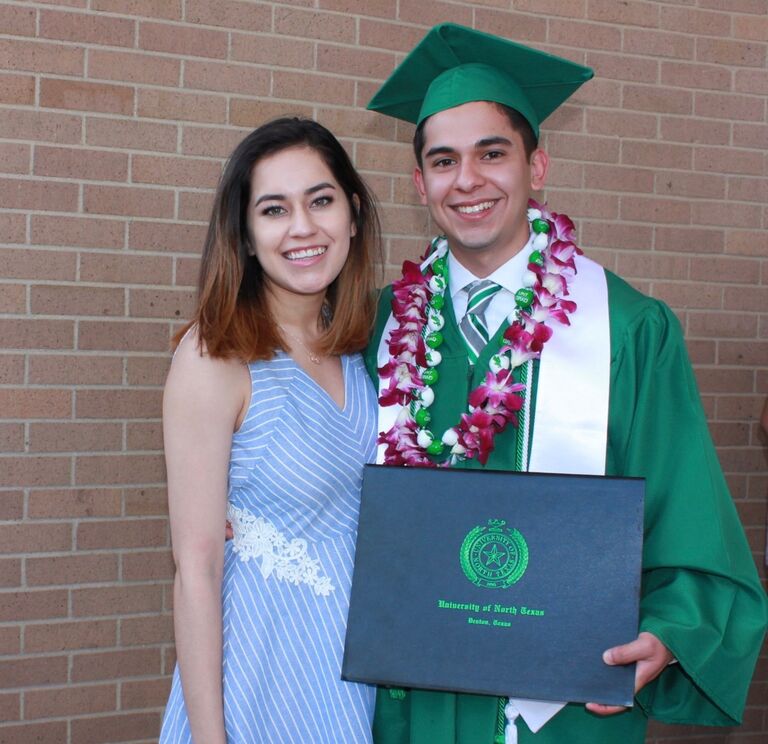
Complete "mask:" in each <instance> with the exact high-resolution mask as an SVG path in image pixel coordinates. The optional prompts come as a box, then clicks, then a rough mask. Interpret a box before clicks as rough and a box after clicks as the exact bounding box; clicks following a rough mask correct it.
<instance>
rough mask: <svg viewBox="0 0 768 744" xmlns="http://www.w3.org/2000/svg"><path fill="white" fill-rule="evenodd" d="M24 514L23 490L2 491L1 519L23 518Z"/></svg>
mask: <svg viewBox="0 0 768 744" xmlns="http://www.w3.org/2000/svg"><path fill="white" fill-rule="evenodd" d="M23 515H24V493H23V492H22V491H0V521H2V522H5V521H9V520H12V519H21V518H22V516H23Z"/></svg>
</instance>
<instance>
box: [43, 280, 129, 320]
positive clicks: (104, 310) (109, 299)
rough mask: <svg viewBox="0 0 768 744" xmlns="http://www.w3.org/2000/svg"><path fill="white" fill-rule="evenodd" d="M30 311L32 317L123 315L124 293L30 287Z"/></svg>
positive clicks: (105, 288) (89, 288) (66, 287)
mask: <svg viewBox="0 0 768 744" xmlns="http://www.w3.org/2000/svg"><path fill="white" fill-rule="evenodd" d="M31 308H32V313H33V314H35V315H96V316H98V315H123V314H124V309H125V293H124V290H122V289H118V288H107V287H82V286H80V287H79V286H72V285H66V284H61V285H55V284H44V285H38V286H33V287H32V294H31Z"/></svg>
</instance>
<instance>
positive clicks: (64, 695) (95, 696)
mask: <svg viewBox="0 0 768 744" xmlns="http://www.w3.org/2000/svg"><path fill="white" fill-rule="evenodd" d="M116 707H117V685H115V684H112V685H82V686H71V685H70V686H67V687H53V688H49V689H47V690H29V691H28V692H26V693H25V695H24V714H25V717H26V718H28V719H32V720H34V719H36V718H52V717H55V716H70V715H83V714H86V713H105V712H107V711H113V710H115V708H116Z"/></svg>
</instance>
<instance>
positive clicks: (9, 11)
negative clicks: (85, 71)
mask: <svg viewBox="0 0 768 744" xmlns="http://www.w3.org/2000/svg"><path fill="white" fill-rule="evenodd" d="M0 28H2V29H3V33H4V34H6V35H8V36H34V35H35V10H34V8H24V7H21V6H19V5H6V6H0ZM0 720H2V719H0Z"/></svg>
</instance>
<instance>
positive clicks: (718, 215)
mask: <svg viewBox="0 0 768 744" xmlns="http://www.w3.org/2000/svg"><path fill="white" fill-rule="evenodd" d="M691 217H692V220H693V223H694V224H696V225H717V226H718V227H729V226H732V227H742V226H743V225H755V224H757V223H758V221H759V220H760V206H759V205H757V204H736V203H733V202H730V203H725V202H693V203H692V204H691ZM718 278H722V277H718ZM755 281H757V280H755Z"/></svg>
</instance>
